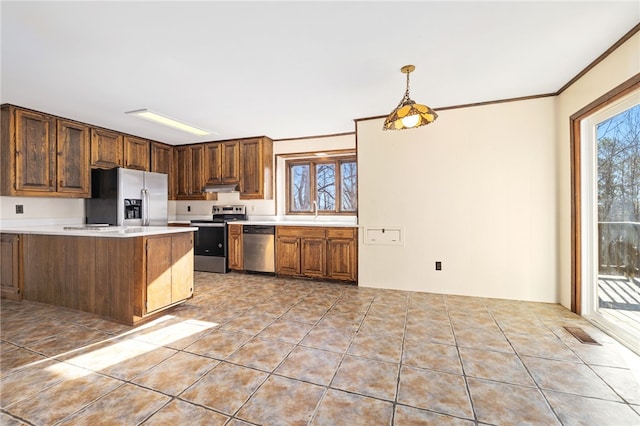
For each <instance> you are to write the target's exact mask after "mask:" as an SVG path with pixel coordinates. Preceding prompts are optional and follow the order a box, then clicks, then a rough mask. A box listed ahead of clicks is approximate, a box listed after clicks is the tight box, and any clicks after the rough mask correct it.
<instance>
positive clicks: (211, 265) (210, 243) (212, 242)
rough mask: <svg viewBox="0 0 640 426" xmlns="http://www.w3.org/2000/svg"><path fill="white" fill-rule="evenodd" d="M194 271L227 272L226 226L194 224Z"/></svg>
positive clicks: (214, 223) (208, 223) (215, 223)
mask: <svg viewBox="0 0 640 426" xmlns="http://www.w3.org/2000/svg"><path fill="white" fill-rule="evenodd" d="M191 226H197V227H198V231H196V232H195V236H194V245H193V251H194V255H195V256H194V269H195V270H196V271H205V272H222V273H226V272H227V226H226V225H225V224H224V223H219V222H206V223H202V222H199V223H195V222H191Z"/></svg>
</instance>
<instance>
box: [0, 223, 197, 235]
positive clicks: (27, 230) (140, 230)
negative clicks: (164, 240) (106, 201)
mask: <svg viewBox="0 0 640 426" xmlns="http://www.w3.org/2000/svg"><path fill="white" fill-rule="evenodd" d="M196 230H197V228H193V227H188V226H95V225H34V226H3V227H1V228H0V233H11V234H36V235H63V236H68V237H106V238H132V237H146V236H149V235H162V234H177V233H180V232H194V231H196Z"/></svg>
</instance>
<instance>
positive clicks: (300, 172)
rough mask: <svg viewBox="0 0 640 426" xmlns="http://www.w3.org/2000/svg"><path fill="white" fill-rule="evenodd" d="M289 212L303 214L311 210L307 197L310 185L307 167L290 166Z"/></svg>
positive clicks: (300, 165) (306, 165)
mask: <svg viewBox="0 0 640 426" xmlns="http://www.w3.org/2000/svg"><path fill="white" fill-rule="evenodd" d="M290 176H291V182H290V185H291V194H290V196H291V200H290V202H291V211H296V212H304V211H310V210H311V200H310V197H309V194H310V191H311V184H310V182H309V165H308V164H297V165H293V166H291V174H290Z"/></svg>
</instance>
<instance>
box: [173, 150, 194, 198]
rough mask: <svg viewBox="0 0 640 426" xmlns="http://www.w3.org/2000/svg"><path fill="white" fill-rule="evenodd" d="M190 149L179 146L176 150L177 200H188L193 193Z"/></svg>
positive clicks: (175, 179) (174, 175)
mask: <svg viewBox="0 0 640 426" xmlns="http://www.w3.org/2000/svg"><path fill="white" fill-rule="evenodd" d="M189 151H190V150H189V147H187V146H179V147H175V149H174V157H173V162H174V167H173V171H174V173H173V178H174V192H175V195H176V199H178V200H180V199H188V198H189V195H190V192H191V157H190V152H189Z"/></svg>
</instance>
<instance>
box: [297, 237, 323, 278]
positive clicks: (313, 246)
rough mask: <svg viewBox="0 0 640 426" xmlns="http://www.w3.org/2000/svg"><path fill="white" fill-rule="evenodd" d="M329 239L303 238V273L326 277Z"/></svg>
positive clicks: (310, 275)
mask: <svg viewBox="0 0 640 426" xmlns="http://www.w3.org/2000/svg"><path fill="white" fill-rule="evenodd" d="M326 253H327V241H326V240H325V239H324V238H303V239H302V265H301V267H302V271H301V272H302V275H305V276H308V277H324V276H325V269H326V262H327V261H326Z"/></svg>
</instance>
